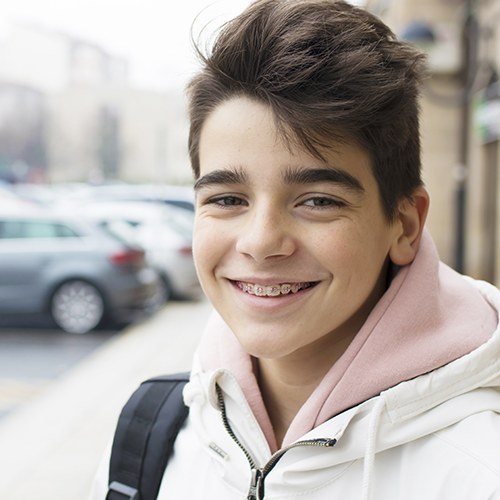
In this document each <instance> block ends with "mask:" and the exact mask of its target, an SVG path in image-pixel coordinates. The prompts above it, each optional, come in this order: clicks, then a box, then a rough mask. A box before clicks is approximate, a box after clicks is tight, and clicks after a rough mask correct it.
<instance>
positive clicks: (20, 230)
mask: <svg viewBox="0 0 500 500" xmlns="http://www.w3.org/2000/svg"><path fill="white" fill-rule="evenodd" d="M78 236H79V235H78V233H76V232H75V231H74V230H73V229H71V228H70V227H68V226H66V225H65V224H60V223H55V222H48V221H38V220H36V221H35V220H3V221H2V220H0V238H1V239H20V238H75V237H78Z"/></svg>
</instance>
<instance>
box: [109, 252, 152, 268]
mask: <svg viewBox="0 0 500 500" xmlns="http://www.w3.org/2000/svg"><path fill="white" fill-rule="evenodd" d="M109 260H110V261H111V263H112V264H114V265H115V266H133V265H138V264H142V263H143V262H144V250H139V249H137V248H129V249H127V250H121V251H120V252H116V253H114V254H112V255H110V256H109Z"/></svg>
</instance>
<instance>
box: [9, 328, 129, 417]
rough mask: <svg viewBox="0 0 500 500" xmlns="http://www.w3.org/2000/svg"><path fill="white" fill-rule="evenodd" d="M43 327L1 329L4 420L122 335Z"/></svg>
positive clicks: (113, 332) (109, 332) (107, 331)
mask: <svg viewBox="0 0 500 500" xmlns="http://www.w3.org/2000/svg"><path fill="white" fill-rule="evenodd" d="M43 326H44V325H36V327H34V328H27V327H26V325H23V324H22V323H21V321H19V320H17V321H16V320H11V321H6V320H5V319H4V320H3V322H2V325H1V326H0V418H1V417H3V416H5V415H6V414H7V413H9V412H10V411H13V410H14V409H15V408H16V407H17V406H18V405H20V404H22V403H23V402H25V401H29V400H30V399H31V398H32V397H34V396H35V395H36V394H38V392H39V391H40V390H43V389H44V388H45V387H47V385H48V384H49V383H50V382H51V381H52V380H53V379H55V378H56V377H58V376H60V375H62V374H63V373H64V372H66V371H67V370H68V369H70V368H71V367H73V366H74V365H76V364H77V363H78V362H79V361H80V360H81V359H83V358H84V357H85V356H87V355H88V354H90V353H91V352H92V351H94V350H95V349H96V348H98V347H99V346H100V345H102V344H103V343H104V342H106V341H107V340H109V339H110V338H111V337H112V336H113V335H114V334H116V333H119V332H117V331H116V330H99V331H96V332H92V333H91V334H88V335H71V334H67V333H64V332H63V331H61V330H54V329H50V328H47V327H45V328H44V327H43Z"/></svg>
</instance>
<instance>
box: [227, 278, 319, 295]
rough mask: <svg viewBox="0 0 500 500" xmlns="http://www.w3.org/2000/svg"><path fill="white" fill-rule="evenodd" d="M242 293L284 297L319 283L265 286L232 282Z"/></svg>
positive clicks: (308, 282) (303, 282) (304, 282)
mask: <svg viewBox="0 0 500 500" xmlns="http://www.w3.org/2000/svg"><path fill="white" fill-rule="evenodd" d="M232 283H233V284H234V285H235V286H237V287H238V288H239V289H240V290H241V291H242V292H244V293H247V294H249V295H255V296H257V297H282V296H284V295H289V294H296V293H299V292H301V291H303V290H307V289H309V288H313V287H315V286H316V285H317V284H318V283H319V281H301V282H290V283H276V284H272V285H265V284H260V283H248V282H244V281H232Z"/></svg>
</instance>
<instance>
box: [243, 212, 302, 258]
mask: <svg viewBox="0 0 500 500" xmlns="http://www.w3.org/2000/svg"><path fill="white" fill-rule="evenodd" d="M239 231H240V232H239V237H238V240H237V242H236V250H237V251H238V252H239V253H241V254H244V255H247V256H250V257H251V258H252V259H254V260H255V261H257V262H262V261H265V260H266V259H271V258H273V259H275V258H279V257H288V256H290V255H292V254H293V253H294V251H295V247H296V244H295V241H294V238H293V236H292V234H291V231H290V227H289V223H288V222H287V219H286V217H285V216H283V214H281V213H280V212H279V210H275V209H273V208H272V207H262V208H260V209H258V210H252V211H249V213H248V214H247V217H246V219H245V220H244V221H241V226H240V228H239Z"/></svg>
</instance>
